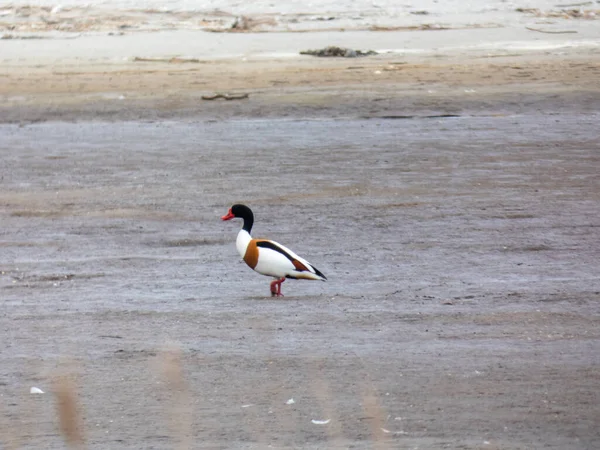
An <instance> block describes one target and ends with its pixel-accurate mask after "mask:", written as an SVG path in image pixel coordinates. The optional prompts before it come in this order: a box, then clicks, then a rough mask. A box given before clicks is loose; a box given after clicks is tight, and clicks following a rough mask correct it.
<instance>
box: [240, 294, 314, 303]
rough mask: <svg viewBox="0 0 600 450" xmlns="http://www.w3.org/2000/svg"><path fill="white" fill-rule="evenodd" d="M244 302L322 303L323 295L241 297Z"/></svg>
mask: <svg viewBox="0 0 600 450" xmlns="http://www.w3.org/2000/svg"><path fill="white" fill-rule="evenodd" d="M243 299H244V300H249V301H274V302H285V301H290V300H294V301H298V300H301V301H317V300H321V301H323V300H324V299H325V296H324V295H318V296H315V295H284V296H283V297H273V296H271V295H249V296H245V297H243Z"/></svg>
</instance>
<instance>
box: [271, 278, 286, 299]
mask: <svg viewBox="0 0 600 450" xmlns="http://www.w3.org/2000/svg"><path fill="white" fill-rule="evenodd" d="M284 281H285V277H282V278H280V279H279V280H275V281H272V282H271V297H283V294H282V293H281V283H283V282H284Z"/></svg>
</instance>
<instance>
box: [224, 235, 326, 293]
mask: <svg viewBox="0 0 600 450" xmlns="http://www.w3.org/2000/svg"><path fill="white" fill-rule="evenodd" d="M252 241H253V239H252V236H251V235H250V233H248V232H247V231H246V230H240V232H239V233H238V236H237V239H236V241H235V245H236V248H237V251H238V253H239V254H240V256H241V257H242V258H244V259H246V254H247V252H248V246H249V245H250V243H251V242H252ZM254 241H258V242H268V243H270V244H271V245H272V246H274V247H275V248H278V250H275V249H272V248H268V247H259V248H258V249H257V250H258V261H257V264H256V266H254V267H253V269H254V270H255V271H256V272H258V273H260V274H262V275H267V276H270V277H275V278H284V277H285V278H298V279H305V280H322V281H324V278H323V277H322V276H320V275H317V273H316V271H315V268H314V267H313V265H312V264H311V263H309V262H308V261H307V260H305V259H304V258H302V257H301V256H298V255H297V254H296V253H294V252H293V251H292V250H290V249H289V248H287V247H285V246H284V245H281V244H280V243H278V242H275V241H271V240H269V239H256V240H254ZM282 251H283V252H282ZM285 253H287V254H288V255H289V256H290V257H291V258H293V259H295V260H296V261H299V262H300V263H301V264H302V265H303V266H304V267H305V268H306V269H308V270H298V267H297V266H296V265H294V264H293V262H292V260H291V259H290V258H289V257H288V256H286V255H285Z"/></svg>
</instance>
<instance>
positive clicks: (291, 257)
mask: <svg viewBox="0 0 600 450" xmlns="http://www.w3.org/2000/svg"><path fill="white" fill-rule="evenodd" d="M236 217H238V218H240V219H244V226H243V227H242V229H241V230H240V232H239V233H238V235H237V240H236V241H235V245H236V247H237V251H238V252H239V254H240V256H241V257H242V258H244V261H245V262H246V264H248V266H250V268H251V269H253V270H255V271H256V272H258V273H260V274H263V275H266V276H268V277H275V278H277V279H276V280H275V281H273V282H271V295H272V296H281V295H283V294H282V293H281V283H283V282H284V281H285V279H286V278H293V279H296V280H321V281H325V280H327V278H326V277H325V275H323V274H322V273H321V272H320V271H319V270H318V269H317V268H316V267H315V266H313V265H312V264H311V263H309V262H308V261H307V260H305V259H304V258H301V257H300V256H298V255H296V254H295V253H294V252H293V251H291V250H290V249H289V248H287V247H284V246H283V245H281V244H278V243H277V242H275V241H270V240H268V239H252V236H251V235H250V231H252V225H254V214H253V213H252V210H251V209H250V208H248V207H247V206H246V205H239V204H238V205H233V206H232V207H231V208H229V212H228V213H227V214H226V215H224V216H223V217H221V219H222V220H231V219H233V218H236Z"/></svg>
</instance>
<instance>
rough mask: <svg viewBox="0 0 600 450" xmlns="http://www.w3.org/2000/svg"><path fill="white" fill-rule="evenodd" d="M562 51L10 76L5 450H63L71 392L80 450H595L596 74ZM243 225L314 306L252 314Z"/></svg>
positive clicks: (4, 164)
mask: <svg viewBox="0 0 600 450" xmlns="http://www.w3.org/2000/svg"><path fill="white" fill-rule="evenodd" d="M301 44H302V43H300V44H299V45H301ZM486 52H487V50H486ZM565 52H566V53H565V54H561V55H559V54H557V53H556V50H553V51H550V52H549V53H548V51H542V50H527V51H523V50H519V52H517V54H511V53H510V52H508V51H506V50H502V51H496V52H493V55H491V56H490V55H484V54H480V53H477V52H474V53H471V52H470V53H465V52H464V51H454V52H449V53H448V54H444V55H443V56H439V55H438V56H436V52H435V51H433V50H432V51H430V52H428V53H427V54H426V55H425V56H423V55H420V56H414V55H413V56H410V55H408V54H404V55H399V54H385V55H380V56H376V57H369V58H360V59H352V60H350V59H343V60H324V59H317V58H313V59H311V58H282V57H272V56H271V57H264V55H263V56H260V57H259V56H256V54H254V56H253V55H252V54H249V55H248V56H247V58H246V61H241V60H239V59H232V58H229V59H224V60H215V59H214V58H213V59H209V60H202V61H185V60H183V61H182V60H178V59H174V60H173V59H171V58H173V54H171V53H169V52H162V51H161V52H157V54H152V55H146V56H151V57H153V58H156V57H161V58H166V59H165V60H162V61H160V60H150V61H133V60H131V59H128V60H127V61H121V62H118V63H115V62H106V61H104V62H102V61H100V62H98V61H96V62H92V61H90V60H86V62H85V64H83V63H82V64H77V63H76V62H73V61H71V62H69V63H68V64H67V63H65V65H64V66H60V65H58V64H50V65H44V64H41V66H40V67H35V64H30V63H31V61H32V59H34V58H32V57H31V55H30V54H28V53H27V54H26V55H29V56H24V58H25V61H21V62H20V63H19V62H18V61H13V63H12V64H8V65H5V66H3V68H2V71H3V72H2V74H3V80H4V81H3V83H2V84H0V89H2V92H0V95H2V96H3V99H4V100H5V102H4V103H3V106H0V115H1V116H0V117H1V118H2V125H0V152H1V156H2V157H1V163H0V164H1V165H0V167H1V174H2V175H1V181H0V183H1V190H0V215H1V217H2V224H3V231H2V235H1V236H0V250H1V253H2V256H3V257H2V259H1V260H0V271H1V272H2V273H1V275H0V296H1V299H2V304H3V308H2V314H1V315H0V340H1V341H2V342H3V343H4V345H3V350H2V351H1V352H0V400H1V402H0V436H1V439H2V441H0V442H1V443H2V444H1V445H3V446H4V447H6V448H32V449H33V448H64V443H63V438H62V437H61V435H60V432H59V429H58V426H57V422H58V419H57V416H56V411H55V398H54V396H53V395H52V390H53V382H54V380H55V378H56V376H57V375H58V374H61V373H67V374H70V375H71V376H73V377H74V379H75V382H76V385H77V386H78V397H77V398H78V400H79V402H80V406H81V411H82V413H81V414H82V420H83V422H84V424H85V426H84V436H85V440H86V442H87V447H88V448H98V449H102V448H124V449H125V448H130V449H139V448H170V447H174V446H176V445H179V446H180V447H179V448H248V449H250V448H257V449H263V448H269V446H270V447H271V448H314V449H317V448H390V449H395V448H431V449H436V448H465V449H479V448H485V449H493V448H496V449H525V448H527V449H531V448H535V449H565V448H569V449H592V448H597V447H598V446H599V445H600V433H599V431H598V430H599V429H600V427H599V421H600V406H599V405H600V401H599V400H600V399H599V398H598V395H599V394H598V392H600V391H599V387H600V378H599V376H598V369H599V366H600V331H599V330H600V327H599V325H600V307H599V300H600V279H599V277H598V263H597V261H598V259H599V257H600V247H599V244H598V243H599V242H600V232H599V231H598V230H599V229H600V228H599V227H600V221H599V219H598V217H600V210H599V209H600V208H599V205H600V203H599V192H600V182H599V178H598V169H599V168H600V153H599V150H600V148H599V146H598V143H597V135H598V133H597V128H598V123H599V119H600V117H599V116H598V106H599V105H600V99H599V97H598V92H600V90H599V86H598V83H599V81H598V80H599V78H598V72H599V70H600V61H599V60H598V58H597V55H596V54H595V51H594V50H593V49H591V48H588V47H586V48H585V49H583V50H582V49H573V48H571V49H569V50H565ZM72 54H74V53H72ZM131 56H134V55H131ZM192 56H193V55H192ZM215 92H231V93H237V94H239V93H249V94H250V95H249V98H248V99H246V100H239V101H233V100H232V101H226V100H214V101H206V100H202V99H201V97H202V95H207V94H210V93H215ZM235 202H244V203H247V204H248V205H250V206H251V207H252V208H253V209H254V211H255V214H256V224H255V230H254V231H255V235H256V236H266V237H270V238H273V239H275V240H277V241H279V242H281V243H283V244H285V245H289V246H290V247H292V248H293V249H294V250H296V251H297V252H298V253H299V254H301V255H303V256H305V257H307V259H309V260H310V261H311V262H313V263H314V264H315V265H316V266H317V267H318V268H319V269H320V270H322V271H323V272H324V273H325V274H326V275H327V276H328V278H329V281H328V282H327V283H320V282H301V281H297V282H295V281H291V280H290V281H286V282H285V283H284V284H283V292H284V294H286V297H284V298H283V299H272V298H270V297H268V296H267V294H268V283H269V281H270V280H269V279H267V278H265V277H262V276H260V275H257V274H255V273H253V272H252V271H250V270H249V269H248V268H247V267H246V266H245V265H244V264H243V263H241V262H240V261H239V256H238V255H237V253H236V250H235V245H234V241H235V236H236V233H237V231H238V227H239V226H241V224H238V223H232V222H226V223H223V222H221V221H220V220H219V217H220V216H221V215H223V214H224V213H225V212H226V210H227V208H228V207H229V206H230V205H231V204H233V203H235ZM31 386H37V387H40V388H42V389H43V390H44V391H46V394H43V395H30V394H29V388H30V387H31ZM292 398H293V399H294V403H291V402H290V404H286V403H287V402H288V401H289V400H290V399H292ZM312 420H316V421H317V423H313V422H312ZM318 421H329V422H327V423H326V424H319V422H318Z"/></svg>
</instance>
